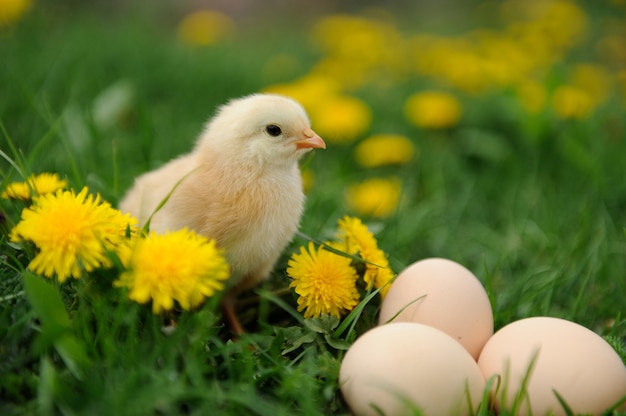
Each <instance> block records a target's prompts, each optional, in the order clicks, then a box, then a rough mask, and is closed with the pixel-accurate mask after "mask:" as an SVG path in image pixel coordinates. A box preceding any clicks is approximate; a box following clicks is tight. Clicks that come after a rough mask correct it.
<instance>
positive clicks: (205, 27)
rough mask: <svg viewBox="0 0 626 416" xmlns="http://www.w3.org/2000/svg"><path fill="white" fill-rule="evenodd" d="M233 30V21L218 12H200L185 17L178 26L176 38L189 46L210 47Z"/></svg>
mask: <svg viewBox="0 0 626 416" xmlns="http://www.w3.org/2000/svg"><path fill="white" fill-rule="evenodd" d="M234 29H235V23H234V22H233V20H232V19H231V18H230V17H229V16H227V15H225V14H223V13H220V12H218V11H214V10H200V11H196V12H193V13H190V14H188V15H187V16H185V17H184V18H183V19H182V20H181V22H180V23H179V25H178V37H179V38H180V40H181V41H182V42H183V43H186V44H189V45H198V46H208V45H212V44H214V43H216V42H218V41H220V40H222V39H224V38H225V37H227V36H228V35H230V34H231V33H232V32H233V31H234Z"/></svg>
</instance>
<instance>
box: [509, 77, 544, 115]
mask: <svg viewBox="0 0 626 416" xmlns="http://www.w3.org/2000/svg"><path fill="white" fill-rule="evenodd" d="M516 94H517V98H518V100H519V102H520V104H521V105H522V107H524V109H525V110H526V111H528V112H529V113H531V114H538V113H540V112H541V111H542V110H543V109H544V107H545V103H546V96H547V93H546V89H545V87H544V86H543V85H542V84H540V83H538V82H535V81H525V82H521V83H520V84H519V85H518V86H517V89H516Z"/></svg>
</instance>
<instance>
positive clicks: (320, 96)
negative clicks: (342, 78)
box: [264, 73, 341, 113]
mask: <svg viewBox="0 0 626 416" xmlns="http://www.w3.org/2000/svg"><path fill="white" fill-rule="evenodd" d="M340 89H341V85H340V84H339V82H338V81H337V80H336V79H334V78H331V77H329V76H325V75H318V74H312V73H309V74H308V75H305V76H303V77H301V78H299V79H297V80H295V81H292V82H289V83H285V84H274V85H270V86H269V87H267V88H265V90H264V91H265V92H269V93H274V94H281V95H286V96H287V97H291V98H293V99H294V100H296V101H298V102H299V103H300V104H302V106H303V107H304V108H305V109H306V110H307V111H308V112H309V113H310V112H312V111H315V109H316V108H318V107H320V106H322V103H323V102H325V101H326V100H327V99H328V97H334V96H335V95H337V94H338V93H339V91H340Z"/></svg>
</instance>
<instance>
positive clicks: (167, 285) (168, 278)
mask: <svg viewBox="0 0 626 416" xmlns="http://www.w3.org/2000/svg"><path fill="white" fill-rule="evenodd" d="M228 277H229V268H228V263H227V262H226V259H225V257H224V253H223V252H222V250H221V249H219V248H218V247H217V245H216V243H215V240H209V239H207V238H205V237H202V236H200V235H198V234H196V233H195V232H193V231H190V230H188V229H182V230H178V231H174V232H170V233H166V234H157V233H155V232H152V233H150V234H149V235H148V236H147V237H146V238H138V239H136V240H135V242H134V244H133V247H132V251H131V253H130V257H129V258H128V270H127V271H125V272H124V273H122V274H121V276H120V278H119V280H117V281H115V283H114V284H115V286H118V287H127V288H129V289H130V292H129V294H128V296H129V298H130V299H132V300H134V301H135V302H137V303H147V302H148V301H150V299H152V311H153V312H154V313H155V314H157V313H160V312H161V311H167V310H171V309H172V308H173V307H174V301H176V302H178V304H180V306H181V307H182V308H183V309H186V310H189V309H191V308H193V307H196V306H198V305H200V304H201V303H202V302H203V301H204V299H205V298H207V297H210V296H213V295H214V294H215V293H216V292H218V291H220V290H222V289H223V288H224V281H225V280H226V279H228Z"/></svg>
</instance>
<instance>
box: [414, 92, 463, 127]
mask: <svg viewBox="0 0 626 416" xmlns="http://www.w3.org/2000/svg"><path fill="white" fill-rule="evenodd" d="M405 111H406V115H407V118H408V119H409V121H410V122H411V123H413V124H415V125H416V126H417V127H423V128H431V129H445V128H449V127H453V126H455V125H457V124H458V122H459V120H460V119H461V114H462V108H461V104H460V103H459V100H457V98H456V97H455V96H454V95H452V94H448V93H446V92H441V91H422V92H418V93H416V94H413V95H412V96H411V97H409V99H408V100H407V102H406V105H405Z"/></svg>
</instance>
